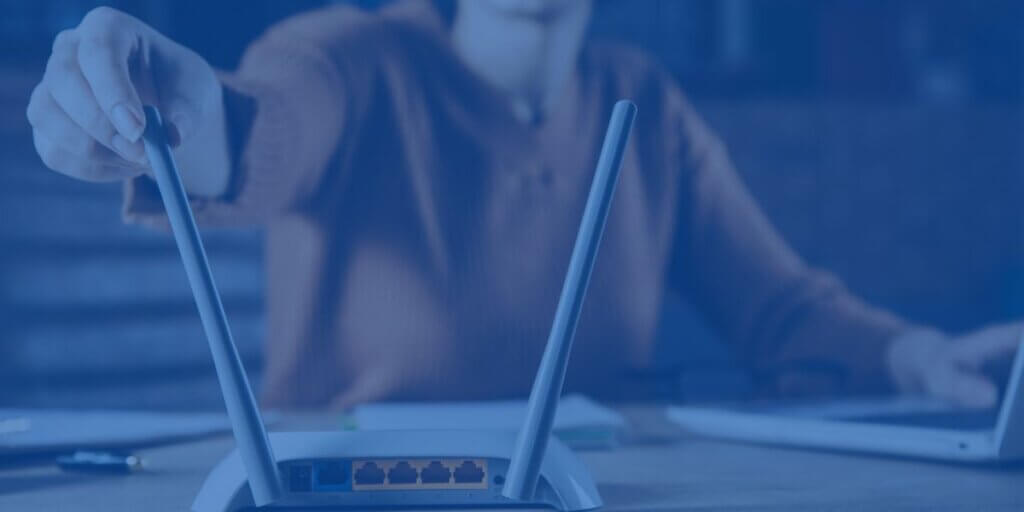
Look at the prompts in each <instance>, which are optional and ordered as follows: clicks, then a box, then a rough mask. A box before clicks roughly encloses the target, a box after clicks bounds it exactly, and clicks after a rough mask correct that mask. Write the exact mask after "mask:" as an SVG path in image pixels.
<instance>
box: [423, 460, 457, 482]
mask: <svg viewBox="0 0 1024 512" xmlns="http://www.w3.org/2000/svg"><path fill="white" fill-rule="evenodd" d="M451 476H452V472H451V470H449V469H448V468H446V467H445V466H444V464H441V461H437V460H434V461H430V464H427V466H426V467H424V468H423V470H421V471H420V481H422V482H423V483H425V484H446V483H448V481H449V480H450V479H451Z"/></svg>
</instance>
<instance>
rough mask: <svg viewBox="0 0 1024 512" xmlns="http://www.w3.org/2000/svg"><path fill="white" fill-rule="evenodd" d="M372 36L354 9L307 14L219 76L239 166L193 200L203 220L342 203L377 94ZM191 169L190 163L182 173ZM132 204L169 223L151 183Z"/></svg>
mask: <svg viewBox="0 0 1024 512" xmlns="http://www.w3.org/2000/svg"><path fill="white" fill-rule="evenodd" d="M369 28H370V23H369V22H368V19H367V16H366V15H365V14H364V13H362V12H360V11H358V10H356V9H352V8H333V9H326V10H322V11H317V12H314V13H309V14H306V15H301V16H298V17H296V18H293V19H290V20H288V21H285V22H283V23H281V24H280V25H278V26H276V27H274V28H272V29H271V30H270V31H269V32H268V33H267V34H266V35H264V36H263V37H261V38H260V39H259V40H258V41H256V42H255V43H254V44H253V45H251V46H250V48H249V49H248V50H247V51H246V54H245V56H244V58H243V59H242V62H241V65H240V66H239V69H238V70H237V71H236V72H234V73H221V74H220V75H219V79H220V83H221V84H223V91H224V92H223V102H222V106H223V109H224V111H225V119H226V123H225V126H224V133H226V134H227V146H228V148H229V154H230V155H231V160H232V162H233V165H231V166H230V169H231V172H230V177H229V179H228V180H226V186H225V188H224V189H223V190H221V191H220V193H219V194H217V195H213V196H206V197H205V198H204V197H202V196H199V195H197V194H193V196H194V198H195V199H197V200H196V201H194V205H193V206H194V207H195V209H196V212H197V213H196V214H197V217H198V218H199V219H200V220H201V221H203V222H205V223H208V224H209V223H213V224H227V225H232V224H244V223H259V222H263V221H265V220H267V219H269V218H271V217H273V216H275V215H277V214H280V213H282V212H286V211H290V210H295V209H302V208H308V207H311V206H313V205H314V204H318V203H320V202H323V201H336V200H338V198H339V196H340V195H341V194H340V190H339V188H340V187H342V186H343V184H344V182H345V176H346V175H347V172H348V171H347V167H346V161H347V159H346V154H345V152H344V148H346V147H351V146H353V144H351V143H347V142H349V141H350V140H351V138H352V137H354V135H355V134H354V132H355V131H357V129H356V127H357V126H358V125H359V124H360V123H361V122H362V121H361V120H362V119H363V118H364V116H365V113H366V108H367V106H368V104H369V103H370V102H369V100H368V98H369V96H370V94H372V87H371V83H370V81H371V80H372V76H373V62H372V58H371V57H370V56H368V55H367V54H368V53H370V52H369V49H368V48H369V46H368V45H369V44H370V42H369V41H368V40H367V37H366V36H367V35H368V34H370V33H371V31H370V30H369ZM189 163H190V162H188V161H187V160H184V159H183V165H182V167H183V169H187V168H188V165H189ZM190 192H191V189H190ZM126 199H127V200H126V208H125V212H126V216H127V217H128V218H129V219H130V220H134V221H139V222H144V223H146V222H150V221H156V222H158V223H159V222H162V218H161V217H159V216H158V214H159V212H160V208H159V201H158V200H157V197H156V194H155V189H154V187H153V184H152V182H150V181H149V180H147V179H145V178H141V179H135V180H132V181H130V182H129V183H128V185H127V187H126Z"/></svg>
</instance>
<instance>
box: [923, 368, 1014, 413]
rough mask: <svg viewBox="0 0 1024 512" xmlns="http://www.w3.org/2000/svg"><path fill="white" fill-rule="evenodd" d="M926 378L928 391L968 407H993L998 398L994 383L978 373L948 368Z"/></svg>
mask: <svg viewBox="0 0 1024 512" xmlns="http://www.w3.org/2000/svg"><path fill="white" fill-rule="evenodd" d="M933 375H934V376H933V377H931V378H929V379H928V384H927V387H928V391H929V392H930V393H931V394H932V395H934V396H937V397H939V398H942V399H944V400H948V401H949V402H951V403H953V404H956V405H959V406H963V407H970V408H977V409H985V408H989V407H994V406H995V405H996V402H997V400H998V398H999V391H998V390H997V388H996V385H995V384H994V383H993V382H992V381H991V380H989V379H987V378H986V377H984V376H983V375H981V374H979V373H974V372H970V371H967V370H962V369H959V368H949V369H948V370H946V371H940V372H935V373H934V374H933Z"/></svg>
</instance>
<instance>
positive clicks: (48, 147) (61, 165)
mask: <svg viewBox="0 0 1024 512" xmlns="http://www.w3.org/2000/svg"><path fill="white" fill-rule="evenodd" d="M32 141H33V143H34V144H35V147H36V152H37V153H39V157H40V158H42V160H43V164H45V165H46V166H47V167H49V168H50V169H52V170H54V171H57V172H59V173H61V174H65V175H67V176H71V177H72V178H76V179H81V180H86V181H96V182H108V181H120V180H125V179H128V178H131V177H134V176H137V175H139V174H140V170H139V169H138V168H131V167H127V166H124V165H118V164H116V163H103V162H101V161H96V160H87V159H83V158H81V157H80V156H78V155H75V154H72V153H70V152H69V151H67V150H66V149H63V148H62V147H60V146H59V145H58V144H56V143H55V142H54V140H53V139H50V138H49V137H47V136H46V135H45V134H43V133H41V132H40V131H39V130H32Z"/></svg>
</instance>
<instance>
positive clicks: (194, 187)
mask: <svg viewBox="0 0 1024 512" xmlns="http://www.w3.org/2000/svg"><path fill="white" fill-rule="evenodd" d="M214 82H215V85H214V86H213V87H214V89H215V90H214V92H213V93H212V94H211V101H210V103H209V106H208V107H207V108H205V109H203V110H204V114H205V115H204V116H203V118H202V119H199V120H196V124H195V126H193V127H190V128H191V129H190V130H189V132H190V133H191V135H190V136H189V137H188V139H187V140H183V141H182V144H181V146H179V147H178V148H177V149H175V157H176V158H177V160H178V161H179V162H180V163H181V167H182V169H181V173H182V181H183V182H184V184H185V189H186V190H187V191H188V193H189V195H190V196H193V197H201V198H217V197H221V196H224V195H225V194H226V193H227V191H228V188H229V185H230V183H231V172H232V162H231V157H230V149H229V145H228V134H227V120H226V118H225V109H224V88H223V86H222V85H221V84H220V81H219V80H216V79H214ZM170 121H171V122H172V123H173V122H174V119H171V120H170Z"/></svg>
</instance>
